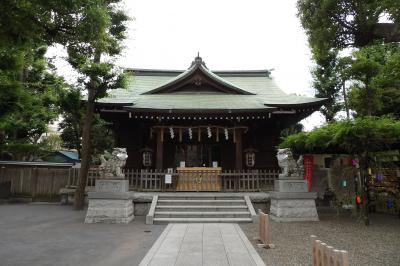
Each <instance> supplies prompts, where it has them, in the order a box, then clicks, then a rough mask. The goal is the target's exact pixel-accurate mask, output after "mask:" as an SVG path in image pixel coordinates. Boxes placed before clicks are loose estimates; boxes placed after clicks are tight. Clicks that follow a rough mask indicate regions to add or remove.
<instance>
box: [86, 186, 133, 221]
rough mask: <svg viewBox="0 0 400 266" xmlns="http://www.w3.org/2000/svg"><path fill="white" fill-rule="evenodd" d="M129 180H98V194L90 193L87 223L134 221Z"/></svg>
mask: <svg viewBox="0 0 400 266" xmlns="http://www.w3.org/2000/svg"><path fill="white" fill-rule="evenodd" d="M128 190H129V183H128V180H107V179H98V180H96V192H89V193H88V198H89V206H88V210H87V213H86V218H85V223H124V224H126V223H129V222H131V221H132V220H133V219H134V214H133V213H134V206H133V202H132V195H131V193H129V191H128Z"/></svg>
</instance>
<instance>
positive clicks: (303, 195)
mask: <svg viewBox="0 0 400 266" xmlns="http://www.w3.org/2000/svg"><path fill="white" fill-rule="evenodd" d="M315 197H316V193H308V192H292V193H287V192H286V193H285V192H273V193H271V207H270V217H271V219H272V220H273V221H276V222H303V221H319V218H318V213H317V208H316V206H315Z"/></svg>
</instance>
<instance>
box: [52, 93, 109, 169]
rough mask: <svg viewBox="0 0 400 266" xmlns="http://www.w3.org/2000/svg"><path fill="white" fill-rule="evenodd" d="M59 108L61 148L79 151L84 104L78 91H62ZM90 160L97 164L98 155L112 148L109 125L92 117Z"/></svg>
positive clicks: (96, 116)
mask: <svg viewBox="0 0 400 266" xmlns="http://www.w3.org/2000/svg"><path fill="white" fill-rule="evenodd" d="M59 106H60V108H61V111H62V116H63V119H62V121H61V122H60V124H59V128H60V130H61V131H62V132H61V135H60V137H61V139H62V146H63V147H65V148H67V149H75V150H77V151H78V152H79V153H80V151H81V148H82V147H81V138H82V125H83V122H84V121H83V120H84V115H85V104H84V101H83V99H82V95H81V93H80V90H79V89H76V88H70V89H69V90H65V91H63V93H62V95H61V97H60V101H59ZM90 142H91V147H92V149H91V158H92V162H93V163H98V161H99V155H101V154H103V153H104V151H105V150H111V149H112V148H113V147H114V135H113V132H112V131H111V129H110V128H109V125H108V124H107V123H106V122H105V121H104V120H103V119H101V118H100V116H99V115H95V116H94V120H93V126H92V129H91V137H90Z"/></svg>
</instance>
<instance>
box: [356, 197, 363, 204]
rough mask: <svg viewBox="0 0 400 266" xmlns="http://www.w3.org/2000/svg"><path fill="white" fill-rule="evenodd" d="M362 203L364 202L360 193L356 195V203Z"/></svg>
mask: <svg viewBox="0 0 400 266" xmlns="http://www.w3.org/2000/svg"><path fill="white" fill-rule="evenodd" d="M361 203H362V199H361V196H360V195H357V196H356V204H357V205H361Z"/></svg>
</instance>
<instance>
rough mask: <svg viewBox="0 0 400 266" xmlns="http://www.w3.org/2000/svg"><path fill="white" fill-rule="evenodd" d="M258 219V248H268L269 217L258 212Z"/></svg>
mask: <svg viewBox="0 0 400 266" xmlns="http://www.w3.org/2000/svg"><path fill="white" fill-rule="evenodd" d="M258 215H259V218H260V238H259V240H260V242H261V244H259V245H258V246H259V247H269V245H270V243H269V215H268V214H265V213H263V212H262V211H261V210H258Z"/></svg>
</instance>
